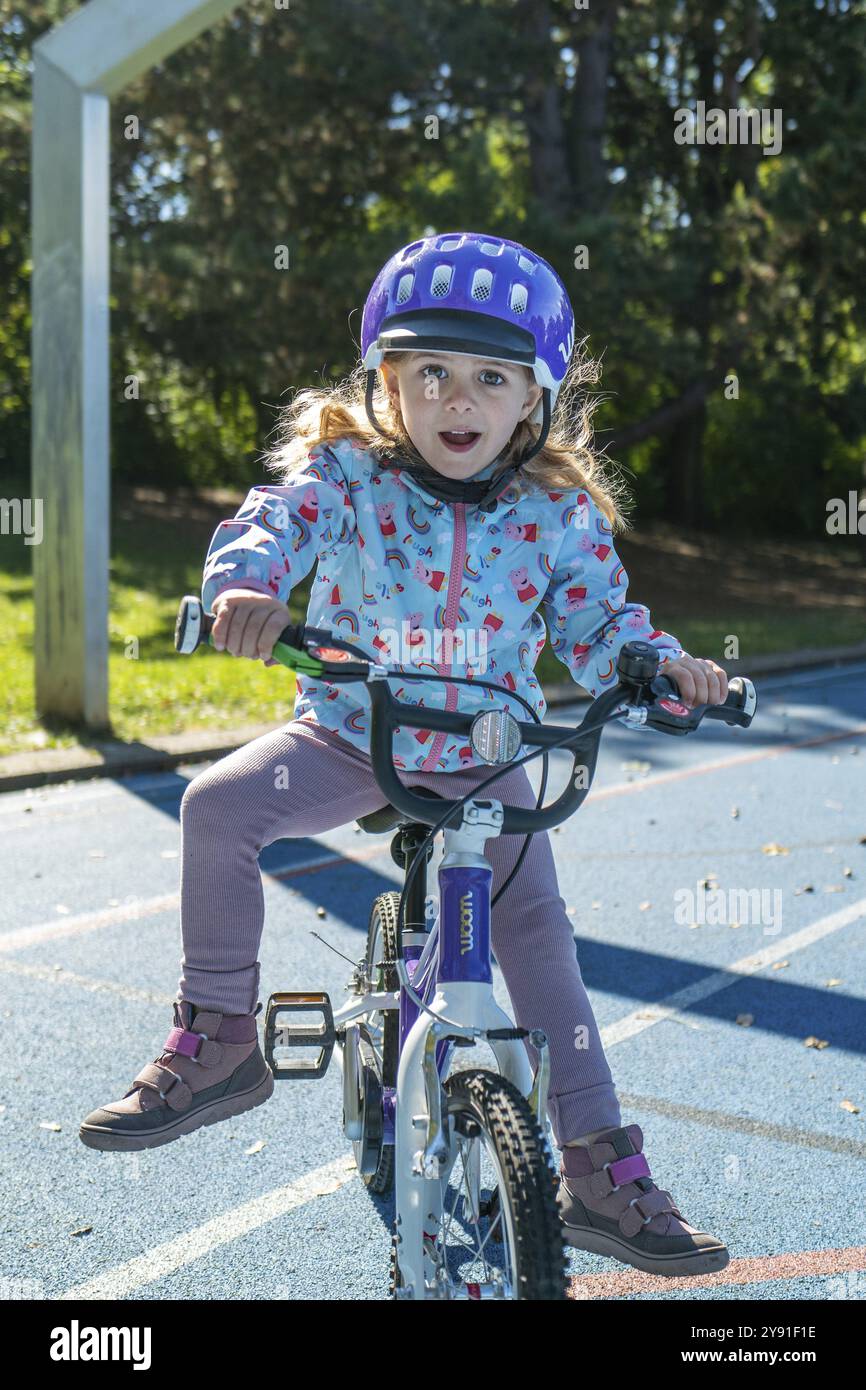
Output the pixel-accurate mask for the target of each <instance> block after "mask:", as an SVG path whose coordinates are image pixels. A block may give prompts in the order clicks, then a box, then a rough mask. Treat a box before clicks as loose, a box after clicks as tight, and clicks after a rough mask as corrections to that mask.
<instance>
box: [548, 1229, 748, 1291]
mask: <svg viewBox="0 0 866 1390" xmlns="http://www.w3.org/2000/svg"><path fill="white" fill-rule="evenodd" d="M562 1231H563V1235H564V1236H565V1239H566V1240H567V1241H568V1243H569V1245H573V1246H574V1247H575V1249H577V1250H588V1251H590V1252H591V1253H592V1254H593V1255H607V1256H608V1257H609V1258H610V1259H613V1260H619V1261H620V1262H621V1263H622V1264H627V1265H633V1266H634V1268H635V1269H640V1270H643V1271H644V1273H645V1274H663V1275H667V1276H668V1277H670V1278H676V1276H677V1275H679V1274H715V1273H716V1272H717V1271H718V1270H720V1269H724V1268H725V1266H726V1265H728V1264H729V1263H730V1259H731V1256H730V1254H729V1252H728V1249H727V1247H726V1246H724V1245H718V1246H714V1247H712V1248H710V1249H704V1250H697V1251H691V1252H689V1251H685V1252H683V1253H678V1254H676V1255H647V1254H645V1253H644V1252H643V1251H641V1250H636V1249H635V1248H634V1246H633V1245H629V1244H628V1243H627V1242H626V1241H624V1240H617V1238H616V1237H615V1236H608V1235H605V1234H604V1233H603V1232H602V1231H591V1230H587V1229H586V1227H585V1226H569V1225H567V1223H566V1222H564V1221H563V1222H562Z"/></svg>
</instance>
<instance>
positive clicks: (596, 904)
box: [592, 902, 601, 908]
mask: <svg viewBox="0 0 866 1390" xmlns="http://www.w3.org/2000/svg"><path fill="white" fill-rule="evenodd" d="M592 906H593V907H595V908H598V907H601V903H599V902H595V903H593V904H592Z"/></svg>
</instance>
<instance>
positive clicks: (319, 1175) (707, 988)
mask: <svg viewBox="0 0 866 1390" xmlns="http://www.w3.org/2000/svg"><path fill="white" fill-rule="evenodd" d="M858 917H866V898H861V899H860V901H859V902H856V903H852V904H851V905H850V906H849V907H844V908H842V909H841V910H840V911H839V912H834V913H833V914H832V915H831V916H829V917H822V918H820V919H819V920H818V921H817V922H813V923H812V924H811V926H808V927H804V928H803V930H802V931H798V932H795V933H794V934H793V935H792V936H789V937H786V938H785V939H784V940H782V941H777V942H774V944H773V945H772V946H768V947H766V948H765V949H764V950H763V951H757V952H756V953H755V954H754V955H751V956H744V957H743V958H742V960H739V961H735V962H734V963H733V964H732V965H729V966H728V967H727V969H725V970H717V971H714V972H713V973H712V974H710V975H706V976H704V978H703V979H702V980H696V981H695V982H694V984H691V985H687V986H686V988H685V989H681V990H677V992H676V993H675V994H672V995H670V996H669V997H668V998H667V999H665V1000H662V1001H661V1003H659V1004H655V1005H652V1006H651V1007H650V1008H644V1009H637V1010H635V1011H634V1012H633V1013H631V1014H627V1015H626V1017H625V1018H623V1019H620V1021H619V1022H618V1023H614V1024H611V1025H610V1026H608V1027H607V1028H603V1029H602V1030H601V1038H602V1043H603V1045H604V1047H605V1048H609V1047H614V1046H615V1045H616V1044H617V1043H620V1042H625V1040H626V1039H627V1038H632V1037H634V1036H635V1035H636V1034H638V1033H642V1032H643V1031H644V1029H646V1028H652V1027H653V1025H654V1024H656V1023H661V1022H663V1021H664V1020H665V1019H676V1018H678V1017H679V1016H680V1013H681V1011H682V1009H684V1008H685V1007H686V1006H687V1005H689V1004H693V1003H695V1002H697V1000H699V999H706V998H707V997H708V996H709V995H711V994H716V993H718V991H719V990H722V989H725V988H726V986H727V985H731V984H734V983H735V981H736V979H737V978H738V977H743V976H748V975H752V974H755V973H756V972H757V971H758V970H763V969H764V968H765V967H766V966H768V965H771V964H772V963H773V961H775V960H778V959H780V958H781V957H783V956H785V957H787V956H789V955H791V954H793V952H795V951H802V950H804V949H805V948H806V947H807V946H811V945H813V944H814V942H816V941H820V940H821V938H822V937H824V936H828V935H829V934H830V933H831V932H834V931H839V930H840V929H841V928H842V927H845V926H847V925H848V924H849V923H850V922H853V921H856V920H857V918H858ZM683 1021H686V1020H683ZM356 1172H357V1169H356V1167H355V1163H354V1159H351V1158H347V1157H343V1158H340V1159H336V1160H335V1161H334V1162H333V1163H329V1164H326V1165H325V1166H324V1167H322V1168H316V1169H314V1171H313V1172H312V1173H307V1174H305V1176H304V1177H302V1178H299V1179H298V1180H297V1181H296V1182H294V1183H289V1184H288V1185H287V1186H286V1187H278V1188H275V1189H274V1190H273V1191H271V1192H266V1193H263V1194H262V1196H261V1197H256V1198H255V1199H254V1200H253V1201H251V1202H246V1203H244V1205H243V1206H240V1207H236V1208H235V1209H234V1210H229V1211H226V1212H223V1213H222V1214H221V1215H220V1216H217V1217H215V1218H214V1219H213V1220H212V1221H208V1222H206V1223H205V1224H204V1225H203V1226H198V1227H196V1228H194V1229H193V1230H192V1231H189V1232H186V1233H184V1234H183V1235H181V1236H178V1237H176V1238H175V1239H174V1240H170V1241H166V1242H165V1244H163V1245H158V1246H156V1247H155V1248H154V1249H153V1250H150V1251H146V1252H145V1254H143V1255H139V1256H137V1257H136V1258H135V1259H133V1260H129V1261H128V1262H127V1263H126V1264H122V1265H118V1266H117V1267H116V1268H115V1269H109V1270H106V1271H105V1273H104V1274H102V1275H100V1276H98V1277H97V1278H96V1279H94V1280H91V1281H90V1282H89V1283H86V1284H79V1285H77V1286H76V1287H75V1288H72V1289H67V1291H66V1292H65V1293H63V1294H60V1295H59V1298H60V1299H75V1298H81V1299H87V1298H102V1299H109V1298H113V1299H117V1298H125V1297H126V1296H127V1295H128V1294H130V1293H133V1292H134V1291H135V1290H136V1289H139V1288H141V1287H142V1286H143V1285H144V1284H149V1283H152V1282H153V1281H154V1280H156V1279H162V1278H163V1277H164V1276H165V1275H166V1274H171V1273H172V1272H173V1271H174V1270H176V1269H180V1268H181V1267H182V1266H183V1265H186V1264H191V1263H192V1262H193V1261H194V1260H197V1259H199V1258H200V1257H201V1256H203V1255H207V1254H208V1253H209V1252H210V1251H211V1250H213V1249H215V1248H216V1247H217V1246H219V1245H226V1244H228V1243H229V1242H230V1241H232V1240H236V1239H238V1238H239V1237H240V1236H243V1235H246V1234H247V1233H248V1232H249V1231H251V1230H255V1229H257V1227H259V1226H263V1225H265V1224H266V1223H267V1222H268V1221H273V1220H274V1219H275V1218H276V1217H278V1216H282V1215H283V1213H284V1212H287V1211H292V1210H294V1209H295V1208H296V1207H299V1206H303V1205H304V1203H305V1202H309V1201H312V1199H313V1198H314V1197H318V1196H321V1195H322V1194H323V1193H324V1192H336V1191H337V1190H338V1189H339V1188H341V1187H343V1186H345V1184H346V1183H349V1182H351V1181H352V1180H353V1178H354V1176H355V1173H356ZM329 1184H332V1185H329Z"/></svg>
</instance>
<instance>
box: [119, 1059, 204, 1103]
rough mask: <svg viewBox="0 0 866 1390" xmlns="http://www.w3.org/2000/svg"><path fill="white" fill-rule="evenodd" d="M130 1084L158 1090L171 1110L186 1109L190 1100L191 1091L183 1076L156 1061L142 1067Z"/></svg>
mask: <svg viewBox="0 0 866 1390" xmlns="http://www.w3.org/2000/svg"><path fill="white" fill-rule="evenodd" d="M132 1084H133V1086H149V1087H150V1089H151V1090H153V1091H158V1092H159V1094H160V1096H161V1097H162V1099H163V1100H164V1101H165V1102H166V1104H167V1105H169V1106H171V1108H172V1110H186V1109H187V1107H188V1106H189V1104H190V1103H191V1101H192V1091H191V1090H190V1089H189V1086H187V1084H186V1082H185V1081H184V1079H183V1077H182V1076H179V1075H178V1073H177V1072H176V1071H169V1069H168V1067H161V1066H160V1065H159V1063H158V1062H148V1064H147V1066H146V1067H142V1069H141V1071H140V1072H139V1073H138V1076H137V1077H136V1078H135V1080H134V1081H133V1083H132Z"/></svg>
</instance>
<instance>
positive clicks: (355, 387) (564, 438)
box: [259, 339, 631, 531]
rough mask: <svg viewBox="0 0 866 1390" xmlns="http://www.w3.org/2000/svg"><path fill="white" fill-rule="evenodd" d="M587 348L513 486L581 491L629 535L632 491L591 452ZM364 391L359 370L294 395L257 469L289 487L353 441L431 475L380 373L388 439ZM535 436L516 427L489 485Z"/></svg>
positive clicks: (596, 373) (592, 373)
mask: <svg viewBox="0 0 866 1390" xmlns="http://www.w3.org/2000/svg"><path fill="white" fill-rule="evenodd" d="M585 341H586V339H584V340H583V342H581V343H580V344H578V345H577V346H576V348H575V352H574V355H573V357H572V360H571V363H570V365H569V369H568V372H567V373H566V376H565V380H564V381H563V382H562V385H561V387H560V391H559V395H558V396H557V399H556V405H555V406H554V408H553V411H552V414H551V421H550V432H549V434H548V436H547V439H546V440H545V442H544V446H543V448H542V449H540V450H539V452H538V453H537V454H536V455H535V457H534V458H532V459H530V460H529V462H528V463H525V464H523V465H522V466H521V468H520V470H519V472H518V473H517V474H516V476H515V478H514V479H513V481H512V483H511V486H512V487H514V488H516V489H517V491H518V494H519V495H521V496H522V495H523V494H524V493H526V492H529V491H531V490H532V489H534V488H538V489H541V490H543V491H550V492H557V491H569V490H570V489H572V488H582V489H584V490H585V491H586V492H588V493H589V495H590V496H591V497H592V499H593V501H594V502H595V503H596V505H597V506H598V507H599V509H600V510H601V511H602V512H603V513H604V515H605V516H606V517H607V519H608V521H609V523H610V525H611V528H612V530H614V531H616V530H623V531H624V530H629V529H630V528H631V523H630V521H629V519H628V517H627V516H626V514H625V512H624V511H623V510H621V508H622V506H623V505H624V504H625V503H630V502H631V495H630V493H629V490H628V488H627V486H626V485H625V484H624V483H623V482H622V479H621V478H620V477H612V476H611V475H610V474H609V473H608V465H609V464H610V460H609V459H606V458H604V456H603V455H602V454H599V453H597V452H596V450H595V449H594V448H593V445H592V426H591V423H590V421H591V417H592V415H593V413H594V411H595V410H596V409H597V407H598V405H599V404H600V402H601V401H602V400H603V399H604V398H603V397H602V396H599V397H597V398H595V399H591V398H589V397H587V395H586V393H585V391H584V390H583V388H584V387H585V386H586V385H587V384H591V383H594V382H596V381H598V379H599V377H600V375H601V364H600V362H598V361H596V360H594V359H592V358H590V357H588V356H585V355H584V353H583V343H584V342H585ZM404 356H405V353H398V352H388V353H386V354H385V357H384V359H383V360H384V361H385V362H387V363H389V365H391V364H392V363H393V362H394V361H395V360H396V359H397V358H399V357H404ZM525 371H526V372H527V375H528V377H529V379H530V381H532V380H533V377H532V373H531V371H530V369H529V368H528V367H526V368H525ZM366 386H367V373H366V369H365V367H364V364H363V362H359V363H358V364H357V366H356V367H355V369H354V371H353V372H352V373H351V374H350V375H349V376H348V377H347V378H345V380H344V381H341V382H339V383H337V384H336V385H334V386H330V387H325V388H315V387H307V388H305V389H303V390H300V391H298V392H297V393H296V394H295V396H294V397H293V398H292V400H291V401H290V402H289V404H288V405H285V406H282V407H280V414H279V417H278V420H277V424H276V426H275V430H276V433H277V444H276V445H275V447H274V448H272V449H268V450H266V451H265V452H264V454H263V455H262V457H261V459H260V460H259V461H260V462H262V463H263V465H264V467H265V468H266V469H267V470H268V471H269V472H273V473H276V474H278V475H279V480H280V482H281V483H287V482H289V480H290V479H291V477H292V475H293V474H294V473H296V472H297V471H298V470H299V469H301V468H302V467H303V466H304V464H305V463H306V461H307V458H308V456H309V454H310V453H311V452H312V450H313V449H315V448H316V447H317V446H318V445H320V444H329V443H331V442H332V441H334V440H338V439H346V438H353V439H355V440H356V441H358V442H359V443H360V444H361V446H362V447H363V448H364V449H366V450H367V451H368V452H369V453H370V454H371V455H372V456H373V457H374V458H375V459H376V460H377V461H378V460H380V459H382V458H387V457H390V456H392V455H393V454H395V453H398V454H399V455H400V463H401V466H405V467H408V468H411V467H413V465H414V466H415V467H419V466H420V467H421V468H422V469H423V468H425V467H426V468H429V465H428V464H426V462H425V460H424V459H423V458H422V457H421V455H420V454H419V453H418V451H417V449H416V448H415V445H414V444H413V442H412V440H411V439H410V437H409V435H408V434H407V433H406V427H405V425H404V423H403V418H402V414H401V411H400V407H399V403H396V402H395V403H394V404H392V400H391V396H390V394H389V393H388V392H387V390H386V389H385V388H384V385H383V376H382V373H381V372H379V373H377V375H376V383H375V388H374V391H373V409H374V411H375V414H376V419H377V420H378V421H379V422H380V424H381V425H382V428H383V429H384V430H385V432H386V437H383V436H382V435H380V434H377V433H376V431H375V430H374V429H373V426H372V425H371V424H370V421H369V419H368V418H367V411H366V408H365V404H364V397H365V392H366ZM540 429H541V427H540V426H539V425H530V424H529V422H528V421H527V420H521V421H519V422H518V424H517V425H516V427H515V429H514V433H513V434H512V436H511V439H510V440H509V442H508V445H507V446H506V449H505V451H504V453H503V458H502V462H501V467H500V468H498V469H497V471H496V473H495V474H493V475H492V476H493V477H494V478H495V477H497V476H498V474H499V473H500V472H502V471H503V469H505V468H507V466H508V464H509V463H510V462H512V461H513V460H514V458H515V457H516V456H517V455H519V454H520V453H521V452H522V451H523V450H524V449H526V448H528V447H529V446H530V444H532V443H534V442H535V440H536V439H537V438H538V435H539V433H540Z"/></svg>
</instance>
